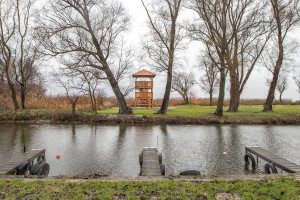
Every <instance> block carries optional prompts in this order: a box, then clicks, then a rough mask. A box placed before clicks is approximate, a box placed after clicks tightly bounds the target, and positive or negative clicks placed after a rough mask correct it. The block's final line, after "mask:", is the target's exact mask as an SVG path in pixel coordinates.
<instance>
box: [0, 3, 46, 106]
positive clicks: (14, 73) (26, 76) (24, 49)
mask: <svg viewBox="0 0 300 200" xmlns="http://www.w3.org/2000/svg"><path fill="white" fill-rule="evenodd" d="M34 2H35V0H24V1H21V0H14V1H10V2H9V3H7V4H6V5H4V4H3V3H2V1H0V5H1V21H0V26H1V33H0V34H1V35H2V37H1V51H2V52H1V59H0V63H1V65H2V70H3V72H5V74H6V82H7V83H8V85H9V88H10V91H11V96H12V100H13V103H14V107H15V109H18V108H19V105H18V101H17V92H16V87H17V85H19V89H20V99H21V107H22V109H25V101H26V95H27V92H28V84H31V86H32V85H34V84H33V83H34V81H37V80H39V81H41V80H42V79H41V78H40V76H39V75H40V74H39V72H38V69H39V67H38V65H36V64H35V63H36V61H37V60H38V58H39V54H38V45H37V43H36V41H35V37H34V31H33V29H32V27H31V25H30V23H32V19H33V18H32V15H31V12H32V5H33V4H34Z"/></svg>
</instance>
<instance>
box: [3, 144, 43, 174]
mask: <svg viewBox="0 0 300 200" xmlns="http://www.w3.org/2000/svg"><path fill="white" fill-rule="evenodd" d="M45 152H46V150H45V149H31V150H29V151H27V152H25V153H24V154H22V155H19V156H17V157H15V158H12V159H11V160H10V161H9V162H7V163H6V164H3V165H0V175H5V174H12V173H13V172H14V171H15V170H16V169H17V168H18V166H19V165H20V164H21V163H22V162H23V161H25V160H27V161H28V162H33V160H34V159H35V158H38V157H39V156H40V155H45Z"/></svg>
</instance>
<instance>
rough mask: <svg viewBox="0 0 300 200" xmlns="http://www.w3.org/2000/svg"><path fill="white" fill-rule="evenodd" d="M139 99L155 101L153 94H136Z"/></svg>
mask: <svg viewBox="0 0 300 200" xmlns="http://www.w3.org/2000/svg"><path fill="white" fill-rule="evenodd" d="M135 97H136V98H137V99H153V92H136V93H135Z"/></svg>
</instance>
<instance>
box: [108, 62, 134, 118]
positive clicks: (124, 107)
mask: <svg viewBox="0 0 300 200" xmlns="http://www.w3.org/2000/svg"><path fill="white" fill-rule="evenodd" d="M103 71H104V72H105V74H106V76H107V79H108V81H109V83H110V85H111V87H112V89H113V91H114V94H115V96H116V98H117V101H118V105H119V114H132V109H131V108H129V107H128V106H127V104H126V101H125V98H124V95H123V93H122V92H121V90H120V87H119V85H118V82H117V81H116V79H115V78H114V75H113V73H112V72H111V70H110V69H109V68H108V67H105V68H104V70H103Z"/></svg>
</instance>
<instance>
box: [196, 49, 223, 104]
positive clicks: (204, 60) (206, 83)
mask: <svg viewBox="0 0 300 200" xmlns="http://www.w3.org/2000/svg"><path fill="white" fill-rule="evenodd" d="M200 69H201V71H204V74H203V76H202V77H201V78H200V81H199V85H200V88H201V89H202V90H203V91H204V92H207V93H208V94H209V105H210V106H212V105H213V94H214V92H215V90H216V89H217V87H218V85H219V78H218V73H219V69H218V67H217V66H216V65H215V64H214V63H213V62H212V61H211V59H210V58H209V57H208V56H207V55H203V56H201V59H200Z"/></svg>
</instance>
